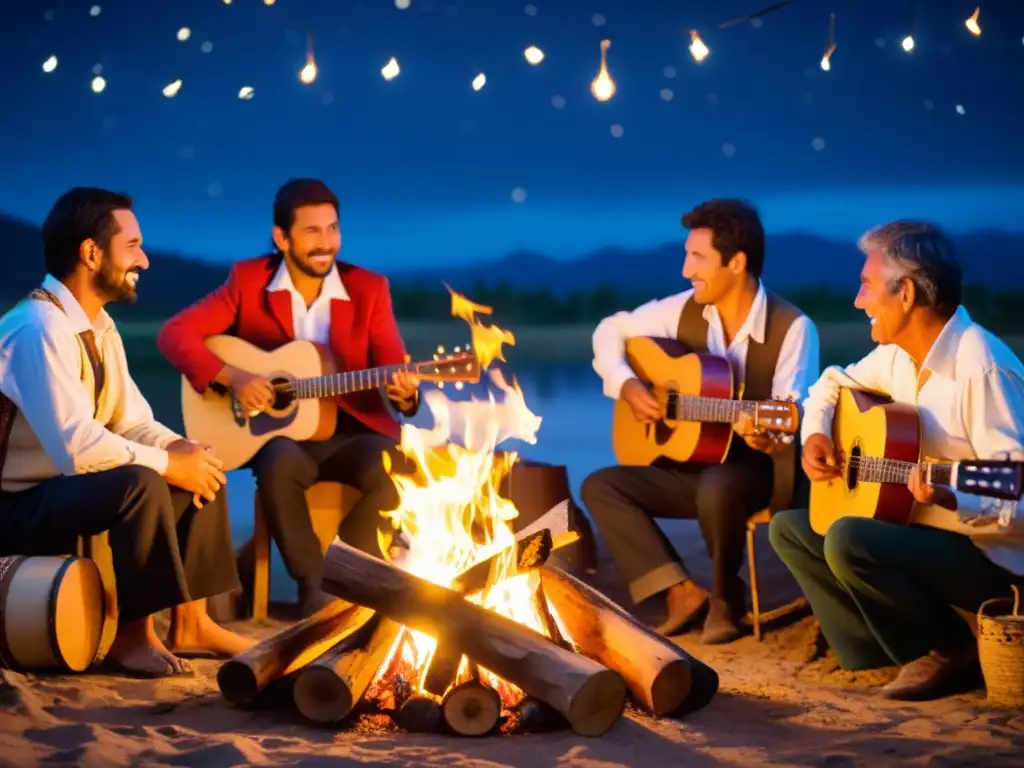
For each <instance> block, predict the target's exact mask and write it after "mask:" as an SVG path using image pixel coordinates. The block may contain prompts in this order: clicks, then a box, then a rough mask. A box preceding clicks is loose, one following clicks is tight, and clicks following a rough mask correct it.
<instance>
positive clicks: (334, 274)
mask: <svg viewBox="0 0 1024 768" xmlns="http://www.w3.org/2000/svg"><path fill="white" fill-rule="evenodd" d="M267 290H268V291H288V293H290V294H291V297H292V327H293V328H294V330H295V338H296V339H303V340H305V341H315V342H317V343H319V344H328V343H329V342H330V338H331V300H332V299H340V300H342V301H350V300H351V299H350V298H349V295H348V291H347V290H345V284H344V283H343V282H341V275H340V274H338V265H337V264H335V265H334V266H333V267H331V271H330V272H328V273H327V276H326V277H325V278H324V282H323V285H321V286H320V295H319V296H317V297H316V298H315V299H314V300H313V303H312V304H310V305H309V307H307V306H306V300H305V299H304V298H302V294H301V293H299V291H298V289H297V288H296V287H295V283H293V282H292V276H291V273H289V272H288V267H287V266H286V264H285V261H284V259H281V266H279V267H278V268H277V272H275V273H274V277H273V279H272V280H271V281H270V284H269V285H268V286H267Z"/></svg>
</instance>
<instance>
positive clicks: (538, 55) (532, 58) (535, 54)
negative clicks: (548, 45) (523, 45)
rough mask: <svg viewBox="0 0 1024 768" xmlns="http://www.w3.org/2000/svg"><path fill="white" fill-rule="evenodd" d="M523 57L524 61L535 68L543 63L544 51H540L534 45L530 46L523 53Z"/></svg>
mask: <svg viewBox="0 0 1024 768" xmlns="http://www.w3.org/2000/svg"><path fill="white" fill-rule="evenodd" d="M523 56H525V57H526V60H527V61H528V62H530V63H531V64H532V65H533V66H537V65H538V64H540V63H541V62H542V61H544V51H542V50H541V49H540V48H538V47H537V46H536V45H531V46H530V47H529V48H527V49H526V50H525V51H523Z"/></svg>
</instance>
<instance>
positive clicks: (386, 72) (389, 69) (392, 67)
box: [380, 56, 401, 80]
mask: <svg viewBox="0 0 1024 768" xmlns="http://www.w3.org/2000/svg"><path fill="white" fill-rule="evenodd" d="M399 72H401V70H400V69H399V68H398V59H396V58H395V57H394V56H392V57H391V59H390V60H389V61H388V63H387V64H385V65H384V66H383V67H381V70H380V74H381V77H383V78H384V79H385V80H394V79H395V78H396V77H398V73H399Z"/></svg>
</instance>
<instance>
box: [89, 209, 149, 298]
mask: <svg viewBox="0 0 1024 768" xmlns="http://www.w3.org/2000/svg"><path fill="white" fill-rule="evenodd" d="M114 220H115V221H116V222H117V224H118V227H119V229H120V231H119V232H118V233H117V234H116V235H114V236H113V237H112V238H111V240H110V244H109V245H108V246H107V248H106V249H105V250H104V251H103V253H102V259H101V261H100V266H99V271H98V272H97V273H96V275H95V277H94V278H93V285H94V287H95V288H96V291H97V292H98V293H99V294H100V295H102V296H103V297H104V298H105V299H106V300H107V301H111V302H118V301H123V302H126V303H128V304H134V303H135V301H136V299H138V294H137V293H136V292H135V289H136V286H137V285H138V282H139V273H140V272H142V270H144V269H149V259H148V258H147V256H146V253H145V251H143V250H142V232H141V230H140V229H139V220H138V219H137V218H135V214H134V213H132V212H131V211H128V210H118V211H114Z"/></svg>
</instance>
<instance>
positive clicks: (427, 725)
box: [394, 693, 442, 733]
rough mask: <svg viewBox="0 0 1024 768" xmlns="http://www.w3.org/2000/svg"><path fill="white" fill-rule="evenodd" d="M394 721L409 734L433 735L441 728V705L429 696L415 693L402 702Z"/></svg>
mask: <svg viewBox="0 0 1024 768" xmlns="http://www.w3.org/2000/svg"><path fill="white" fill-rule="evenodd" d="M394 720H395V722H396V723H397V724H398V725H399V726H400V727H402V728H404V729H405V730H407V731H409V732H410V733H434V732H436V731H437V730H438V728H440V726H441V720H442V715H441V705H440V704H438V703H437V701H435V700H434V699H432V698H430V697H429V696H424V695H423V694H421V693H415V694H413V695H412V696H410V697H409V698H407V699H406V700H405V701H404V702H402V706H400V707H399V708H398V711H397V712H396V713H395V716H394Z"/></svg>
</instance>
